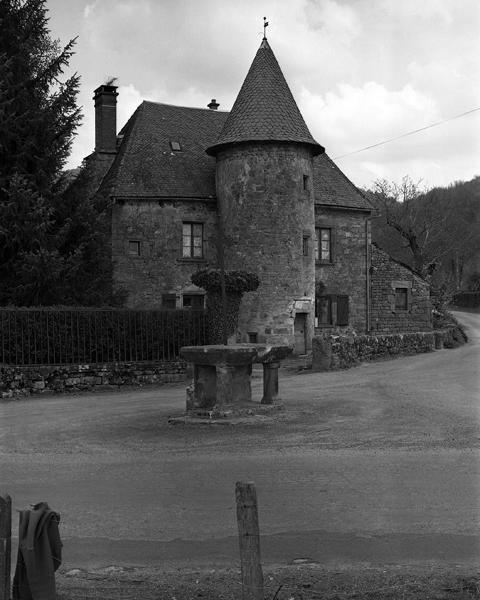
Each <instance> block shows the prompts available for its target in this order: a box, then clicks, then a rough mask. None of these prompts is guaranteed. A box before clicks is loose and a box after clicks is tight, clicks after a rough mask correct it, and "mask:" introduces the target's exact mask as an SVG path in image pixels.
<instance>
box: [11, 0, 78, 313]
mask: <svg viewBox="0 0 480 600" xmlns="http://www.w3.org/2000/svg"><path fill="white" fill-rule="evenodd" d="M0 31H1V32H2V34H1V36H0V282H1V283H0V304H3V305H5V304H13V303H15V304H51V303H52V291H53V290H54V289H55V288H56V287H58V284H59V282H60V281H62V279H63V275H64V274H65V272H66V271H67V270H68V267H69V262H70V259H71V256H67V257H66V256H65V255H62V253H61V252H60V251H59V249H58V247H57V246H58V244H57V241H58V238H57V235H58V231H59V227H58V225H59V223H58V218H57V217H56V214H55V213H56V205H57V204H58V198H59V194H60V192H61V189H62V188H64V187H65V186H64V183H63V181H62V177H61V173H62V169H63V167H64V165H65V161H66V159H67V157H68V154H69V151H70V146H71V143H72V139H73V136H74V133H75V130H76V127H77V126H78V124H79V122H80V118H81V114H80V109H79V108H78V107H77V104H76V99H77V94H78V88H79V77H78V75H76V74H75V75H72V76H70V77H68V78H64V77H63V73H64V70H65V69H66V67H67V66H68V63H69V60H70V57H71V56H72V53H73V46H74V40H71V41H70V42H69V43H68V44H67V45H66V46H65V47H64V48H63V49H62V48H61V47H60V45H59V43H58V41H56V40H53V39H52V38H51V37H50V32H49V30H48V17H47V9H46V6H45V0H0ZM53 300H54V301H55V300H60V299H59V298H53ZM54 303H59V302H58V301H57V302H54Z"/></svg>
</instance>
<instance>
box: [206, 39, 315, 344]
mask: <svg viewBox="0 0 480 600" xmlns="http://www.w3.org/2000/svg"><path fill="white" fill-rule="evenodd" d="M323 151H324V148H322V146H320V145H319V144H318V143H317V142H316V141H315V140H314V139H313V137H312V136H311V134H310V132H309V130H308V128H307V126H306V124H305V122H304V120H303V117H302V115H301V114H300V111H299V109H298V107H297V105H296V103H295V100H294V98H293V96H292V93H291V91H290V89H289V87H288V85H287V82H286V81H285V78H284V76H283V73H282V71H281V69H280V67H279V65H278V62H277V60H276V58H275V56H274V54H273V52H272V50H271V48H270V46H269V44H268V42H267V40H266V39H263V41H262V44H261V46H260V48H259V50H258V52H257V54H256V56H255V58H254V61H253V63H252V65H251V67H250V70H249V72H248V74H247V76H246V78H245V81H244V83H243V86H242V88H241V90H240V93H239V95H238V97H237V99H236V101H235V104H234V105H233V108H232V111H231V112H230V114H229V116H228V118H227V120H226V122H225V125H224V127H223V129H222V131H221V133H220V136H219V138H218V140H217V141H216V143H215V144H214V145H213V146H211V147H210V148H208V149H207V152H208V154H210V155H213V156H216V159H217V166H216V191H217V202H218V214H219V222H220V226H221V227H222V228H223V235H224V240H225V241H224V244H223V247H224V256H225V267H226V268H227V269H243V270H246V271H251V272H255V273H257V275H258V276H259V279H260V286H259V288H258V290H257V291H256V292H255V293H249V294H246V295H245V296H244V299H243V301H242V306H241V309H240V318H239V328H238V336H237V341H242V342H246V341H258V342H270V343H288V344H293V345H294V346H295V351H296V353H303V352H305V351H308V350H309V348H310V344H311V338H312V335H313V328H314V299H315V253H314V246H315V215H314V196H313V165H312V157H313V156H315V155H316V154H320V153H321V152H323Z"/></svg>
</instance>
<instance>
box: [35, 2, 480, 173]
mask: <svg viewBox="0 0 480 600" xmlns="http://www.w3.org/2000/svg"><path fill="white" fill-rule="evenodd" d="M47 4H48V6H49V8H50V10H51V16H52V20H51V25H52V31H53V33H54V35H55V36H57V35H59V36H61V37H62V38H64V39H70V38H72V37H74V36H75V35H77V34H78V35H79V38H78V42H77V46H76V51H77V54H76V55H75V56H74V57H72V60H71V66H72V68H73V69H76V70H77V71H78V72H79V73H80V74H81V76H82V90H81V96H80V102H81V103H82V104H83V105H84V107H85V109H84V110H85V115H86V116H85V124H84V126H83V128H82V129H81V131H80V133H79V136H78V138H77V141H76V142H75V148H76V150H75V152H76V154H75V155H78V153H79V151H77V147H79V148H82V150H85V149H86V148H88V149H89V151H90V150H91V148H92V147H93V142H92V140H93V121H92V117H93V103H92V100H91V96H92V92H93V90H94V89H95V88H96V87H97V86H98V85H99V84H100V83H102V82H103V81H104V80H105V77H106V76H107V75H110V74H111V75H114V76H117V77H118V78H119V80H118V84H119V85H120V88H121V89H120V96H119V104H118V110H119V125H121V124H122V122H123V121H124V120H125V119H127V118H128V116H129V115H128V112H129V111H130V110H132V112H133V110H134V109H135V108H136V103H137V102H138V104H139V103H140V101H141V100H142V99H150V100H154V101H159V102H166V103H172V104H179V105H184V106H205V105H206V104H207V103H208V102H209V101H210V99H211V98H216V99H217V101H218V102H220V105H221V108H222V109H227V110H228V109H229V108H230V107H231V106H232V104H233V101H234V100H235V97H236V95H237V94H238V91H239V89H240V86H241V84H242V82H243V80H244V78H245V75H246V73H247V71H248V68H249V66H250V64H251V62H252V59H253V57H254V55H255V52H256V51H257V48H258V46H259V44H260V41H261V38H262V35H263V27H262V25H263V19H262V17H263V16H266V17H267V19H268V20H269V23H270V25H269V27H268V29H267V35H268V38H269V42H270V44H271V46H272V48H273V50H274V52H275V54H276V56H277V59H278V61H279V63H280V66H281V68H282V70H283V72H284V74H285V76H286V79H287V81H288V83H289V85H290V87H291V89H292V92H293V94H294V97H295V98H296V100H297V102H298V104H299V106H300V109H301V111H302V113H303V114H304V117H305V120H306V121H307V124H308V125H309V126H310V128H311V130H312V133H313V134H314V135H315V137H317V139H318V141H319V142H320V143H322V144H324V145H325V146H326V147H327V150H328V151H329V152H330V154H333V155H338V154H344V153H346V152H349V151H353V150H357V149H359V148H362V147H364V146H367V145H371V144H374V143H376V142H378V141H382V140H384V139H387V138H388V137H394V136H396V135H400V134H402V133H404V132H406V131H409V130H411V129H415V128H418V127H423V126H425V125H428V124H429V123H432V122H435V121H437V120H440V119H444V118H448V117H451V116H453V115H455V114H458V113H460V112H462V111H464V110H468V109H471V108H474V107H475V106H480V65H479V64H478V59H477V57H478V55H479V54H480V37H479V36H478V30H479V28H480V6H479V4H478V0H462V2H458V0H422V2H418V0H402V2H398V0H355V2H352V1H351V0H294V1H291V2H285V1H284V0H264V1H263V3H262V7H261V11H262V12H261V13H260V12H259V6H258V0H242V2H237V1H236V0H223V1H222V2H214V1H213V0H202V1H201V2H200V1H195V2H194V1H192V0H162V1H161V2H159V1H158V0H101V2H100V1H99V0H76V2H74V3H65V2H64V0H47ZM138 104H137V105H138ZM477 123H478V122H477V120H476V119H472V120H469V121H468V124H467V123H466V124H465V125H464V124H463V121H461V120H458V121H455V122H454V124H452V127H451V128H443V126H442V128H439V131H438V133H435V130H433V129H432V130H428V135H427V134H425V135H423V134H422V135H419V136H416V137H415V138H414V137H412V138H406V139H405V140H402V141H399V142H395V143H394V144H392V145H388V146H385V147H381V148H380V149H377V150H375V151H372V153H369V155H368V157H367V156H366V155H365V154H360V155H358V157H356V158H354V157H352V158H348V160H347V159H346V160H344V161H342V163H341V166H342V168H343V165H346V164H347V163H348V165H355V176H356V177H357V174H359V175H358V177H359V180H362V181H363V180H364V179H365V178H367V177H370V176H371V174H372V173H373V172H380V171H381V170H382V169H383V170H384V171H385V170H386V171H388V172H390V171H392V170H393V169H395V168H398V169H400V168H404V167H406V166H407V165H411V167H412V168H415V169H420V168H425V169H426V170H428V171H429V172H431V173H432V174H433V173H434V172H435V170H436V169H437V166H436V165H443V167H441V168H440V169H439V170H440V171H441V173H442V176H443V174H444V173H449V174H450V175H449V176H450V177H451V178H452V180H453V179H458V178H459V177H467V178H468V177H469V175H468V173H469V172H471V169H472V168H474V167H473V166H471V165H473V164H474V160H470V156H469V154H468V153H471V156H473V159H475V158H476V160H477V162H478V163H480V154H479V150H478V146H475V141H474V139H473V137H474V134H475V133H477V132H478V129H476V128H475V125H476V124H477ZM477 135H478V133H477ZM479 137H480V136H479ZM412 153H415V154H416V156H415V157H414V158H412ZM418 153H421V155H422V157H423V162H422V161H420V159H419V158H418ZM454 153H456V154H455V155H454ZM442 156H443V158H442ZM455 156H461V157H462V158H463V160H457V159H456V158H455ZM373 157H375V160H372V159H373ZM442 160H443V162H442ZM382 161H384V162H383V163H382ZM372 165H373V166H372ZM382 165H383V166H382ZM454 165H455V168H458V169H459V171H456V172H454V171H453V168H454ZM463 165H465V167H464V166H463ZM467 165H470V166H469V167H468V168H469V169H470V171H467ZM346 168H349V167H346ZM379 170H380V171H379ZM392 172H393V171H392ZM403 174H405V173H404V172H402V173H401V175H403ZM432 177H433V175H432Z"/></svg>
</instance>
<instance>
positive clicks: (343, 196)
mask: <svg viewBox="0 0 480 600" xmlns="http://www.w3.org/2000/svg"><path fill="white" fill-rule="evenodd" d="M313 192H314V196H315V204H321V205H325V206H336V207H338V208H351V209H356V210H367V211H370V212H371V210H372V206H371V204H370V203H369V202H368V200H367V199H366V198H365V197H364V195H363V194H362V193H361V192H360V190H359V189H358V188H357V187H356V186H355V185H354V184H353V183H352V182H351V181H350V179H348V177H347V176H346V175H345V174H344V173H342V171H340V169H339V168H338V167H337V165H336V164H335V163H334V162H333V160H332V159H331V158H330V157H329V156H328V155H327V154H320V155H319V156H315V157H314V158H313Z"/></svg>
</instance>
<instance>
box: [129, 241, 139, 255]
mask: <svg viewBox="0 0 480 600" xmlns="http://www.w3.org/2000/svg"><path fill="white" fill-rule="evenodd" d="M140 250H141V244H140V242H139V241H138V240H128V253H129V254H130V256H140Z"/></svg>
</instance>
